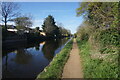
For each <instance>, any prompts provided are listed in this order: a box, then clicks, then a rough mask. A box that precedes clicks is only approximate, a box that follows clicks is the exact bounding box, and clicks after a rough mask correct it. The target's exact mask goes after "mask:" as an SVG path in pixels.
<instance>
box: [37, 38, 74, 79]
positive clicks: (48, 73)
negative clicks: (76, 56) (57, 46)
mask: <svg viewBox="0 0 120 80" xmlns="http://www.w3.org/2000/svg"><path fill="white" fill-rule="evenodd" d="M72 44H73V40H71V41H69V42H68V43H67V44H66V45H65V47H64V48H63V49H62V51H61V52H60V53H59V54H57V55H56V56H55V57H54V59H53V61H52V62H51V63H50V65H49V66H47V67H46V68H45V69H44V71H43V72H41V73H40V74H39V75H38V76H37V80H39V79H41V78H42V79H44V80H51V79H52V80H54V79H55V80H56V79H60V78H61V76H62V71H63V68H64V65H65V63H66V62H67V60H68V57H69V53H70V51H71V49H72Z"/></svg>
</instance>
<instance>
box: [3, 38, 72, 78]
mask: <svg viewBox="0 0 120 80" xmlns="http://www.w3.org/2000/svg"><path fill="white" fill-rule="evenodd" d="M69 41H70V39H67V38H63V39H59V40H56V39H54V40H49V41H43V42H35V43H33V44H20V45H19V46H18V45H16V46H15V47H13V48H12V46H7V47H3V52H2V55H3V56H2V77H3V78H36V77H37V75H38V74H39V73H40V72H42V71H43V70H44V68H45V67H46V66H47V65H49V63H50V62H51V61H52V59H53V57H54V56H55V55H56V54H58V53H59V52H60V51H61V50H62V48H63V47H64V46H65V45H66V44H67V42H69Z"/></svg>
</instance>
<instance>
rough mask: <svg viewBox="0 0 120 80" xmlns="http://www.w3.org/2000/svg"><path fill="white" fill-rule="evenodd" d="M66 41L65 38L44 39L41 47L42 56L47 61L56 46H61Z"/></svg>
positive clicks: (52, 54)
mask: <svg viewBox="0 0 120 80" xmlns="http://www.w3.org/2000/svg"><path fill="white" fill-rule="evenodd" d="M66 41H67V40H66V39H65V40H64V39H54V40H49V41H46V42H45V44H44V46H43V48H42V51H43V54H44V56H45V57H46V58H47V59H48V60H49V61H51V60H52V59H53V57H54V54H55V50H56V49H57V48H59V47H60V46H62V45H63V44H65V43H66Z"/></svg>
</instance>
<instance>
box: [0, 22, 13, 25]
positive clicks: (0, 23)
mask: <svg viewBox="0 0 120 80" xmlns="http://www.w3.org/2000/svg"><path fill="white" fill-rule="evenodd" d="M0 25H4V23H3V22H0ZM7 25H15V23H14V22H7Z"/></svg>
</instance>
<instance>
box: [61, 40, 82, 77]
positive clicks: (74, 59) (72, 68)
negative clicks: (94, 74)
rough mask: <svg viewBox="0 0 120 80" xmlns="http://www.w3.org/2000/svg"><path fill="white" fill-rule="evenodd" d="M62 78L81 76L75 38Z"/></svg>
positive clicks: (80, 65)
mask: <svg viewBox="0 0 120 80" xmlns="http://www.w3.org/2000/svg"><path fill="white" fill-rule="evenodd" d="M62 78H83V72H82V64H81V58H80V55H79V49H78V46H77V42H76V39H74V41H73V47H72V50H71V52H70V57H69V59H68V61H67V63H66V64H65V66H64V70H63V74H62Z"/></svg>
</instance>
